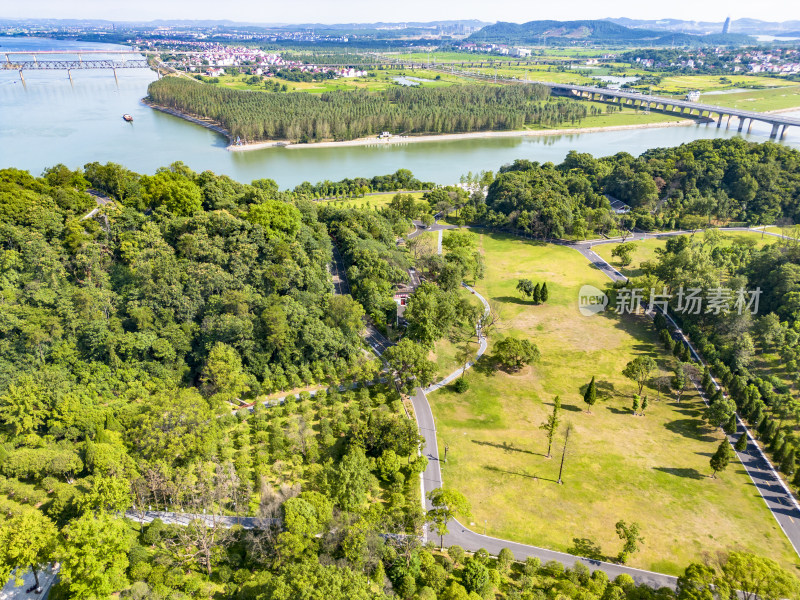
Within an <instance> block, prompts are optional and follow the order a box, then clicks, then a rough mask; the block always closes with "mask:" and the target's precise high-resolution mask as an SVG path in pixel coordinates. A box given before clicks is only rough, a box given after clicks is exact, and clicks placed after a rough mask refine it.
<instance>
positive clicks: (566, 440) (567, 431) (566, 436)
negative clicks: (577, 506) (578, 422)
mask: <svg viewBox="0 0 800 600" xmlns="http://www.w3.org/2000/svg"><path fill="white" fill-rule="evenodd" d="M570 433H572V424H571V423H567V428H566V429H565V430H564V449H563V450H562V451H561V466H559V468H558V483H559V485H561V484H562V483H564V480H563V479H562V476H563V474H564V461H565V460H566V458H567V444H569V435H570Z"/></svg>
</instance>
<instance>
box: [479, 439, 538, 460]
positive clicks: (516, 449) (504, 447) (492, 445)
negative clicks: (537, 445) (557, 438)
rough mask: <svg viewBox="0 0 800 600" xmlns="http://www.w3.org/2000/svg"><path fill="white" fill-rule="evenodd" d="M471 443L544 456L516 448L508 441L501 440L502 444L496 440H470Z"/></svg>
mask: <svg viewBox="0 0 800 600" xmlns="http://www.w3.org/2000/svg"><path fill="white" fill-rule="evenodd" d="M470 441H471V442H472V443H473V444H478V445H479V446H491V447H492V448H499V449H500V450H503V451H504V452H522V453H524V454H535V455H536V456H544V454H541V453H540V452H534V451H532V450H525V449H524V448H517V447H516V446H515V445H514V444H509V443H508V442H503V443H502V444H498V443H496V442H484V441H481V440H470Z"/></svg>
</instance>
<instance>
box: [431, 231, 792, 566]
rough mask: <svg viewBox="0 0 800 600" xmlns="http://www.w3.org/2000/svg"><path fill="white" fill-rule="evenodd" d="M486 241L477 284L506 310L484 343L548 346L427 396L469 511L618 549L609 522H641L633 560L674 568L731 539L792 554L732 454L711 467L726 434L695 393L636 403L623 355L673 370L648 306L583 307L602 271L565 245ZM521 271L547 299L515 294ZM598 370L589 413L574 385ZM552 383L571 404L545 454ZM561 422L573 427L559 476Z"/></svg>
mask: <svg viewBox="0 0 800 600" xmlns="http://www.w3.org/2000/svg"><path fill="white" fill-rule="evenodd" d="M480 242H481V247H482V250H483V252H484V254H485V257H486V264H487V276H486V279H485V280H484V281H482V282H480V283H479V284H478V286H477V287H478V291H480V292H481V293H482V294H483V295H484V296H485V297H486V298H487V299H488V300H489V302H490V304H492V306H493V307H494V309H495V310H496V311H497V313H498V314H499V317H500V324H499V327H498V329H497V330H495V331H494V332H493V333H492V334H491V336H490V342H491V343H494V342H496V341H497V340H498V339H500V338H501V337H502V336H506V335H512V334H514V335H520V336H524V337H527V338H529V339H531V340H533V341H534V342H535V343H536V344H537V345H538V347H539V349H540V350H541V353H542V359H541V361H540V363H539V364H537V365H534V366H532V367H526V368H524V369H523V370H522V371H520V372H518V373H514V374H506V373H502V372H501V373H496V374H493V373H490V372H487V370H486V369H485V368H480V367H479V368H478V369H477V370H473V371H470V372H468V373H467V375H466V377H467V378H468V381H469V382H470V389H469V391H467V392H466V393H464V394H462V395H459V394H456V393H455V392H454V391H453V390H452V388H451V387H449V388H447V389H445V390H442V391H440V392H436V393H435V394H432V395H431V398H430V399H431V404H432V407H433V412H434V416H435V417H436V423H437V430H438V435H439V437H438V441H439V445H440V452H441V451H443V447H444V444H445V443H447V444H448V445H449V454H448V457H449V459H448V463H447V464H444V465H442V467H443V474H444V481H445V485H447V486H448V487H453V488H455V489H458V490H460V491H461V492H463V493H464V494H465V495H466V496H467V498H468V499H469V500H470V502H471V504H472V513H473V516H472V519H471V520H468V522H469V523H472V524H473V527H474V528H475V529H476V530H478V531H483V528H484V526H485V528H486V533H487V534H489V535H493V536H498V537H501V538H507V539H512V540H515V541H520V542H526V543H532V544H537V545H541V546H545V547H548V548H554V549H557V550H562V551H572V552H575V551H577V550H578V549H579V548H583V549H584V551H585V549H586V548H587V547H593V546H599V548H600V552H601V553H602V554H603V555H606V556H614V555H616V554H617V553H618V552H619V550H620V548H621V542H620V540H619V538H618V537H617V536H616V533H615V529H614V524H615V523H616V522H617V521H618V520H620V519H624V520H625V521H627V522H629V523H630V522H632V521H635V522H637V523H639V524H640V526H641V530H642V534H643V536H644V539H645V542H644V545H643V546H642V549H641V551H640V552H639V553H638V554H636V555H634V556H633V557H632V559H631V560H630V564H632V565H633V566H636V567H641V568H646V569H652V570H655V571H659V572H665V573H672V574H678V573H680V572H682V570H683V568H684V567H685V566H686V565H687V564H688V563H689V562H690V561H700V560H701V559H702V557H703V555H704V553H706V552H714V551H718V550H727V549H733V548H745V549H748V550H751V551H753V552H757V553H759V554H763V555H766V556H771V557H772V558H774V559H776V560H779V561H780V562H781V563H783V564H784V565H792V564H795V562H796V559H797V557H796V555H794V553H793V551H792V549H791V546H790V545H789V543H788V541H787V540H786V539H785V537H784V535H783V533H782V532H781V530H780V528H779V526H778V525H777V523H776V522H775V520H774V519H773V517H772V516H771V515H770V513H769V512H768V510H767V508H766V507H765V505H764V502H763V500H762V499H761V497H760V496H759V494H758V491H757V490H756V489H755V488H754V487H753V485H752V483H751V482H750V480H749V478H748V476H747V475H746V473H745V472H744V470H743V468H742V467H741V466H740V465H739V464H738V463H733V464H731V466H730V467H729V468H728V469H727V470H726V471H725V472H724V473H722V474H721V475H720V476H719V477H718V478H717V479H713V480H712V479H710V478H709V476H708V475H709V474H710V468H709V457H710V456H711V454H712V453H713V452H714V451H715V450H716V447H717V445H718V444H719V442H720V440H721V439H722V435H721V433H720V432H719V431H714V430H710V429H708V428H706V427H705V426H704V425H703V424H702V422H701V420H700V409H701V404H700V400H699V399H698V398H697V397H695V396H691V395H689V396H688V397H685V399H684V401H683V402H682V403H680V404H677V403H676V402H674V401H673V400H671V399H669V398H667V397H666V396H664V397H663V398H662V399H660V400H656V397H657V391H656V390H654V389H648V390H647V391H646V393H647V394H648V396H649V398H650V408H649V409H648V411H647V416H644V417H638V416H637V417H634V416H632V414H631V410H630V404H631V397H632V394H633V393H634V391H635V388H634V384H633V383H632V382H630V381H629V380H627V379H625V378H624V377H623V376H622V375H621V370H622V369H623V367H624V365H625V364H626V363H627V362H628V361H629V360H631V359H632V358H633V357H634V356H637V355H643V354H649V355H651V356H654V357H655V358H657V359H658V361H659V366H660V368H661V369H665V368H667V367H669V366H670V365H671V362H670V361H671V360H672V359H671V358H667V357H664V356H662V355H660V354H659V353H658V352H657V350H656V348H655V346H654V344H655V342H656V338H655V334H654V333H653V330H652V327H650V326H649V325H647V324H646V323H645V322H644V319H643V318H641V319H636V318H632V317H630V316H626V317H616V316H613V315H611V314H610V313H604V314H603V315H598V316H594V317H582V316H581V315H580V314H579V313H578V310H577V294H578V289H579V288H580V287H581V285H584V284H592V285H595V286H597V287H601V288H602V287H604V286H605V285H606V283H607V282H608V280H607V279H606V278H605V276H604V275H603V274H602V273H601V272H600V271H598V270H596V269H593V268H591V267H590V266H589V264H588V263H587V261H586V259H584V258H583V257H582V256H581V255H580V254H579V253H577V252H576V251H574V250H572V249H570V248H565V247H561V246H554V245H544V244H538V243H534V242H528V241H523V240H519V239H517V238H508V237H501V236H493V235H486V234H483V235H481V238H480ZM522 277H525V278H529V279H531V280H533V281H535V282H538V281H544V280H546V281H547V283H548V289H549V290H550V301H548V303H547V304H546V305H542V306H533V305H531V304H530V303H528V302H527V301H523V300H521V299H520V298H519V294H518V293H517V292H516V291H515V289H514V288H515V285H516V282H517V280H518V279H519V278H522ZM490 352H491V347H490ZM593 375H594V376H597V380H598V384H599V389H600V395H601V397H603V399H602V400H600V401H599V402H598V404H597V405H596V406H595V407H594V408H593V409H592V412H591V414H589V413H587V412H586V411H585V408H586V405H585V404H584V402H583V400H582V395H581V392H580V388H581V386H583V385H585V384H586V383H588V381H589V379H590V378H591V377H592V376H593ZM556 395H559V396H560V397H561V400H562V403H563V406H564V410H563V412H562V429H561V431H560V432H559V434H558V436H557V437H556V439H555V442H554V449H553V450H554V457H553V458H552V459H547V458H545V457H544V456H543V455H544V453H545V451H546V440H545V437H544V433H543V432H542V431H540V430H539V425H540V424H541V423H542V422H543V421H544V420H545V418H546V416H547V415H548V414H549V413H550V411H551V410H552V399H553V397H554V396H556ZM567 422H569V423H571V424H572V426H573V435H572V437H571V438H570V446H569V450H568V453H567V455H566V460H565V468H564V484H563V485H558V484H557V483H555V481H556V480H557V478H558V468H559V462H560V458H561V449H562V444H563V426H564V425H565V424H566V423H567ZM745 532H746V533H745ZM575 539H577V540H579V541H578V542H577V547H576V542H575Z"/></svg>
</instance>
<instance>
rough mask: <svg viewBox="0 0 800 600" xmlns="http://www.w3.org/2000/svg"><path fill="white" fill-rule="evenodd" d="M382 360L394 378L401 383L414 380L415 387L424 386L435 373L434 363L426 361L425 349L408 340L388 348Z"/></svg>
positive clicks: (405, 339)
mask: <svg viewBox="0 0 800 600" xmlns="http://www.w3.org/2000/svg"><path fill="white" fill-rule="evenodd" d="M383 358H384V359H385V360H386V363H387V364H388V365H389V368H390V369H391V370H392V373H393V374H394V376H395V377H397V378H398V379H399V380H400V381H401V382H403V383H404V382H405V381H407V380H410V379H415V380H416V382H417V385H421V386H426V385H428V384H430V383H431V381H433V376H434V374H435V373H436V363H434V362H432V361H430V360H428V351H427V350H426V349H425V347H424V346H422V345H420V344H417V343H415V342H413V341H412V340H410V339H408V338H404V339H402V340H400V343H398V344H396V345H394V346H392V347H391V348H389V349H388V350H387V351H386V352H385V353H384V354H383Z"/></svg>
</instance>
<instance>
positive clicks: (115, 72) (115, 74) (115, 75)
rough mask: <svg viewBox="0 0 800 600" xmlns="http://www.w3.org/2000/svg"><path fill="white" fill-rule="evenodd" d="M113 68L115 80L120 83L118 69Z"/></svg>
mask: <svg viewBox="0 0 800 600" xmlns="http://www.w3.org/2000/svg"><path fill="white" fill-rule="evenodd" d="M111 70H112V71H113V72H114V81H116V82H117V85H119V79H117V70H116V69H111Z"/></svg>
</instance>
